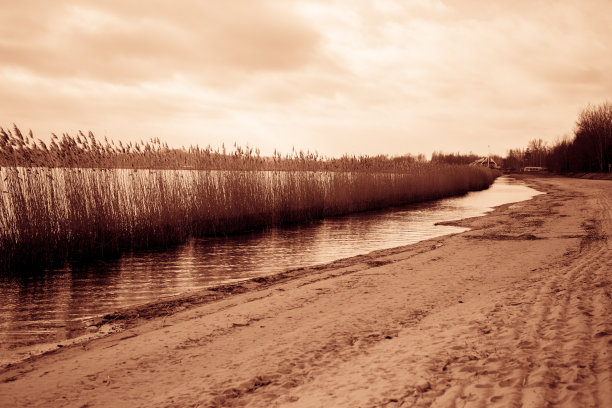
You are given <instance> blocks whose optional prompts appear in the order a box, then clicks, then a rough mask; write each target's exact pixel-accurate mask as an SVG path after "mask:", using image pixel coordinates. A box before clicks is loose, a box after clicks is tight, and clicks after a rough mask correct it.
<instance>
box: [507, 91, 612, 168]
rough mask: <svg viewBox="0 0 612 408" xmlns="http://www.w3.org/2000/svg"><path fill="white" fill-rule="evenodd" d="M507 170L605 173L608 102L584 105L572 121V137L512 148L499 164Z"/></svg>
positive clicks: (610, 159) (610, 120)
mask: <svg viewBox="0 0 612 408" xmlns="http://www.w3.org/2000/svg"><path fill="white" fill-rule="evenodd" d="M503 163H504V167H505V168H507V169H515V170H518V169H520V168H522V167H525V166H540V167H546V168H548V169H549V170H550V171H554V172H559V173H568V172H607V171H610V165H611V164H612V103H610V102H604V103H602V104H599V105H588V106H587V107H586V108H585V109H583V110H582V111H581V112H580V113H579V115H578V119H577V120H576V126H575V128H574V135H573V137H570V136H568V135H566V136H564V137H562V138H559V139H558V140H557V141H556V142H554V143H553V144H552V145H548V144H547V143H546V142H544V141H543V140H542V139H533V140H531V141H530V142H529V144H528V145H527V147H526V148H525V149H512V150H510V151H509V152H508V155H507V156H506V158H505V159H504V161H503Z"/></svg>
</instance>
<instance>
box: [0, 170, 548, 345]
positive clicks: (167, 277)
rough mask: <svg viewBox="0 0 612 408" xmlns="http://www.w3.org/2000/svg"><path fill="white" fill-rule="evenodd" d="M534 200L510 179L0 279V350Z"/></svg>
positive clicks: (444, 230)
mask: <svg viewBox="0 0 612 408" xmlns="http://www.w3.org/2000/svg"><path fill="white" fill-rule="evenodd" d="M536 194H538V192H537V191H536V190H533V189H531V188H528V187H526V186H525V185H524V184H522V183H520V182H517V181H515V180H514V179H511V178H508V177H501V178H499V179H498V180H497V181H496V182H495V183H494V184H493V185H492V186H491V187H490V188H489V189H488V190H485V191H479V192H472V193H469V194H467V195H464V196H461V197H455V198H449V199H443V200H439V201H435V202H429V203H423V204H418V205H409V206H405V207H398V208H393V209H389V210H384V211H375V212H367V213H360V214H353V215H348V216H343V217H336V218H329V219H325V220H321V221H316V222H312V223H309V224H307V225H300V226H291V227H283V228H271V229H269V230H266V231H260V232H252V233H249V234H243V235H239V236H232V237H227V238H204V239H192V240H190V241H189V242H187V243H186V244H184V245H181V246H178V247H175V248H173V249H171V250H167V251H163V252H142V253H134V254H129V255H126V256H124V257H122V258H120V259H117V260H113V261H109V262H97V263H95V264H93V265H89V266H79V267H73V268H72V269H69V270H66V269H64V270H54V271H49V272H47V273H46V274H45V275H43V276H40V275H37V276H35V277H23V278H11V279H9V278H2V277H0V298H2V299H3V302H2V304H0V343H1V344H2V348H4V347H10V346H11V345H18V344H24V343H30V342H40V341H54V340H61V339H64V338H66V336H67V335H68V332H69V331H70V329H72V328H74V327H79V326H81V325H82V321H83V320H85V319H88V318H91V317H93V316H99V315H103V314H106V313H109V312H111V311H113V310H115V309H117V308H120V307H125V306H129V305H134V304H139V303H145V302H149V301H152V300H156V299H159V298H161V297H163V296H169V295H173V294H176V293H180V292H184V291H187V290H193V289H198V288H204V287H207V286H211V285H214V284H219V283H222V282H228V281H232V280H239V279H244V278H251V277H255V276H261V275H268V274H273V273H278V272H282V271H284V270H287V269H292V268H296V267H300V266H311V265H315V264H321V263H326V262H330V261H333V260H336V259H341V258H347V257H351V256H355V255H358V254H363V253H367V252H370V251H374V250H378V249H384V248H392V247H397V246H401V245H407V244H412V243H415V242H418V241H422V240H426V239H430V238H434V237H437V236H441V235H446V234H450V233H456V232H462V231H464V230H465V229H464V228H459V227H453V226H441V225H435V223H438V222H442V221H451V220H457V219H461V218H467V217H474V216H479V215H482V214H484V213H485V212H487V211H489V210H490V209H491V207H494V206H497V205H501V204H505V203H510V202H516V201H522V200H527V199H529V198H531V197H533V196H534V195H536Z"/></svg>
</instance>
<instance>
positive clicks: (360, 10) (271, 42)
mask: <svg viewBox="0 0 612 408" xmlns="http://www.w3.org/2000/svg"><path fill="white" fill-rule="evenodd" d="M6 3H7V4H3V5H2V7H1V8H0V56H1V57H2V58H0V89H1V91H0V96H1V98H0V122H1V123H0V125H2V126H10V125H11V124H12V123H13V122H14V123H16V124H18V125H19V126H20V127H22V128H25V129H27V128H31V129H32V130H33V131H34V132H35V134H37V135H39V136H45V137H46V136H47V135H49V134H50V132H56V133H61V132H64V131H67V132H74V131H76V130H78V129H82V130H92V131H93V132H94V133H96V134H98V135H100V136H104V135H106V136H108V137H110V138H114V139H123V140H130V139H145V138H149V137H160V138H161V139H164V140H166V141H168V143H169V144H171V145H174V146H180V145H189V144H199V145H203V146H205V145H208V144H211V145H213V146H218V145H220V144H221V143H226V144H227V145H231V144H233V143H234V142H238V143H239V144H245V143H247V142H248V143H250V144H251V145H255V146H258V147H260V148H261V149H262V150H263V151H264V153H270V152H271V151H272V149H274V148H277V149H279V150H281V151H283V152H289V151H290V150H291V147H292V146H295V147H296V148H298V149H309V150H318V151H319V152H321V153H322V154H325V155H329V156H337V155H340V154H342V153H345V152H346V153H357V154H379V153H387V154H403V153H419V152H422V153H426V154H429V153H431V152H432V151H433V150H443V151H446V152H455V151H460V152H468V151H474V152H480V153H487V151H489V150H490V151H491V152H493V153H500V154H503V153H505V152H506V150H507V149H509V148H513V147H521V146H524V145H525V144H526V143H527V142H528V141H529V140H530V139H533V138H542V139H544V140H546V141H553V140H554V139H555V138H557V137H560V136H562V135H563V134H570V133H571V132H572V129H573V124H574V122H575V119H576V116H577V114H578V112H579V110H580V109H582V108H583V107H585V106H586V105H587V104H588V103H600V102H603V101H604V100H606V98H608V99H610V95H612V75H609V73H610V72H612V57H611V55H612V52H611V51H612V45H611V44H610V41H609V40H610V38H612V21H611V20H612V17H610V16H612V3H610V2H608V1H599V2H596V1H589V2H582V1H568V0H565V1H557V2H544V1H496V2H481V1H459V0H448V1H444V0H409V1H399V0H373V1H365V0H364V1H340V0H318V1H299V0H286V1H273V0H270V1H266V0H249V1H240V0H224V1H222V2H201V1H195V0H194V1H190V0H181V1H174V2H167V1H148V2H146V3H142V2H138V3H137V2H130V1H125V0H123V1H115V0H109V1H94V0H80V1H69V0H58V1H53V2H47V1H33V0H29V1H28V0H25V1H24V0H22V1H20V2H6Z"/></svg>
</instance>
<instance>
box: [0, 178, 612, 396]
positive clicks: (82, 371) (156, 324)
mask: <svg viewBox="0 0 612 408" xmlns="http://www.w3.org/2000/svg"><path fill="white" fill-rule="evenodd" d="M532 182H534V183H536V184H537V185H538V186H539V188H540V189H541V190H546V191H548V192H549V194H547V195H541V196H538V197H536V198H535V199H534V200H531V201H529V202H524V203H518V204H514V205H511V206H506V207H503V208H500V209H499V210H498V211H496V212H494V213H492V214H491V215H488V216H486V217H482V218H477V219H472V220H465V221H462V222H461V223H462V224H463V225H470V226H471V227H472V228H474V229H473V230H472V231H470V232H467V233H464V234H458V235H454V236H450V237H444V238H438V239H435V240H431V241H427V242H423V243H420V244H417V245H412V246H408V247H404V248H399V249H393V250H387V251H380V252H377V253H373V254H369V255H366V256H361V257H357V258H354V259H349V260H344V261H341V262H336V263H334V264H332V265H328V266H326V267H321V268H312V269H310V270H303V271H294V272H293V273H290V274H286V275H285V276H283V277H282V278H279V279H277V280H271V281H267V282H251V283H249V284H245V285H243V287H240V288H239V289H240V290H236V288H234V289H233V290H228V291H229V292H234V293H231V294H227V295H223V296H220V295H218V292H219V291H216V293H209V294H201V295H199V296H200V297H199V298H194V297H192V298H189V299H187V300H185V301H184V302H183V303H182V304H178V305H177V304H172V305H171V304H168V305H166V306H165V307H166V308H170V309H172V310H176V309H177V308H183V307H185V305H184V303H185V302H189V303H191V304H193V303H200V304H199V305H192V306H191V307H189V308H188V309H187V310H184V311H182V312H178V313H174V314H172V315H171V316H167V317H161V316H158V317H153V318H151V315H159V314H161V312H160V310H161V309H163V307H162V308H160V307H159V306H158V307H155V308H150V309H149V313H146V312H147V311H146V310H144V309H141V317H140V318H138V317H136V314H135V313H133V314H132V315H129V316H128V315H124V316H122V317H128V319H127V322H126V323H124V325H125V326H126V327H127V329H125V330H123V331H122V332H120V333H116V334H113V335H110V336H107V337H105V338H102V339H97V340H93V341H90V342H88V343H83V344H82V345H76V346H71V347H64V348H62V349H61V350H60V351H58V352H56V353H51V354H48V355H45V356H42V357H39V358H36V359H32V360H31V361H28V362H25V363H20V364H17V365H14V366H12V367H9V368H6V369H4V370H3V371H1V372H0V406H75V407H82V406H90V407H93V406H176V407H189V406H192V407H197V406H201V407H205V406H252V407H271V406H296V407H298V406H299V407H305V406H311V407H321V406H328V407H332V406H333V407H338V406H346V407H369V406H388V407H394V406H417V407H420V406H435V407H446V406H459V407H464V406H465V407H469V406H481V407H484V406H486V407H489V406H500V407H502V406H503V407H510V406H517V407H518V406H525V407H542V406H552V405H554V406H557V405H558V406H567V407H590V406H593V407H595V406H597V407H612V272H611V271H612V255H611V252H610V240H609V239H608V235H609V233H610V231H611V221H610V219H611V215H612V214H611V210H610V202H611V201H612V184H611V182H610V181H591V180H579V179H560V178H550V179H532ZM240 292H242V293H240ZM206 296H209V297H210V296H213V297H215V296H216V299H217V300H214V301H210V299H212V298H210V299H209V298H206ZM202 299H204V300H202ZM151 311H155V312H151ZM142 316H145V317H146V318H143V317H142Z"/></svg>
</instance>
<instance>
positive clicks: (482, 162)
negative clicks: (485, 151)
mask: <svg viewBox="0 0 612 408" xmlns="http://www.w3.org/2000/svg"><path fill="white" fill-rule="evenodd" d="M470 166H481V167H488V168H490V169H499V168H500V167H499V164H497V163H495V160H493V159H491V158H490V157H483V158H482V159H478V160H474V161H473V162H471V163H470Z"/></svg>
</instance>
